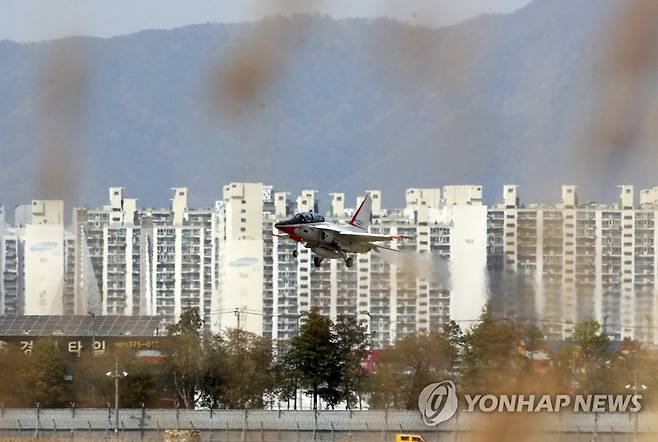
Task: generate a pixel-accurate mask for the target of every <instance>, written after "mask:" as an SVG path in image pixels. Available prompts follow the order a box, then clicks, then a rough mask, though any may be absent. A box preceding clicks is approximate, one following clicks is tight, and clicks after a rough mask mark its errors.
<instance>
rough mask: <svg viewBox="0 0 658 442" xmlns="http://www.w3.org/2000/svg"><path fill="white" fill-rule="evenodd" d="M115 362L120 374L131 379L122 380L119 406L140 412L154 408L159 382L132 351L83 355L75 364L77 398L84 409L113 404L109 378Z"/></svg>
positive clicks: (151, 370) (111, 384) (112, 391)
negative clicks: (140, 408)
mask: <svg viewBox="0 0 658 442" xmlns="http://www.w3.org/2000/svg"><path fill="white" fill-rule="evenodd" d="M116 361H118V362H119V370H121V371H126V372H127V373H128V376H126V377H125V378H122V379H120V380H119V383H120V384H119V388H120V391H121V394H120V396H119V400H120V406H121V407H125V408H139V407H141V406H142V404H144V406H149V405H153V404H154V401H155V399H156V393H157V392H156V379H155V375H154V373H153V369H152V368H151V367H150V366H149V365H148V364H147V363H146V362H144V361H143V360H142V359H141V358H139V357H137V356H136V354H135V353H134V352H132V351H117V352H113V353H109V352H106V353H103V354H96V355H94V354H91V353H89V354H83V355H82V356H81V357H80V359H79V360H78V361H77V363H76V364H75V377H74V387H75V398H76V402H77V403H78V404H79V405H80V406H83V407H104V406H105V405H106V404H107V403H114V379H113V378H111V377H109V376H107V375H106V373H107V372H113V371H114V369H115V363H116Z"/></svg>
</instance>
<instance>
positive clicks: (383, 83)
mask: <svg viewBox="0 0 658 442" xmlns="http://www.w3.org/2000/svg"><path fill="white" fill-rule="evenodd" d="M617 5H618V3H617V2H615V1H614V0H578V1H573V0H551V1H544V0H535V1H534V2H532V3H530V4H529V5H528V6H526V7H524V8H522V9H520V10H518V11H515V12H513V13H511V14H507V15H487V16H480V17H477V18H474V19H470V20H468V21H465V22H462V23H460V24H457V25H454V26H450V27H445V28H440V29H431V28H425V27H418V26H412V25H409V24H403V23H399V22H395V21H392V20H389V19H375V20H365V19H349V20H334V19H331V18H328V17H319V16H292V17H271V18H268V19H266V20H264V21H262V22H257V23H239V24H199V25H192V26H186V27H183V28H178V29H173V30H149V31H143V32H139V33H136V34H131V35H126V36H121V37H113V38H108V39H99V38H91V37H84V36H81V37H70V38H66V39H62V40H55V41H44V42H39V43H29V44H27V43H20V44H19V43H15V42H11V41H2V42H0V168H1V169H0V170H2V172H1V173H0V205H2V204H4V205H5V206H6V207H7V208H8V209H9V210H11V208H12V207H13V206H14V205H15V204H19V203H24V202H29V200H31V199H32V198H39V197H49V198H65V199H66V200H67V204H68V206H69V208H70V207H71V205H73V204H87V205H92V206H93V205H98V204H103V203H104V202H105V201H106V199H107V194H106V192H107V190H106V189H107V187H109V186H122V187H125V188H126V194H127V195H128V196H131V197H136V198H138V199H139V204H140V205H142V206H163V205H166V204H168V203H167V200H168V198H169V197H170V191H169V188H170V187H173V186H187V187H189V188H190V198H191V201H190V203H191V205H193V206H210V205H211V204H212V203H213V201H215V200H217V199H220V198H221V186H222V185H223V184H226V183H228V182H230V181H262V182H264V183H269V184H273V185H274V186H275V187H276V188H277V189H282V190H287V191H290V192H293V193H294V192H298V191H300V190H301V189H316V190H319V191H320V192H321V198H322V199H323V200H324V202H325V204H326V200H327V199H328V197H327V196H326V193H328V192H335V191H344V192H346V193H347V195H348V197H350V198H354V197H356V196H357V195H359V194H360V193H361V192H362V191H363V190H364V189H372V188H376V189H382V190H383V192H384V193H383V198H384V201H383V203H384V206H387V207H393V206H400V205H402V204H403V196H404V189H405V188H408V187H423V186H441V185H445V184H464V183H473V184H483V185H484V187H485V197H486V199H487V200H488V201H498V200H500V199H501V191H502V185H503V184H506V183H517V184H519V185H520V186H521V195H522V199H523V200H526V201H533V200H537V201H555V200H558V199H559V185H560V184H562V183H566V182H568V183H572V184H578V185H580V186H581V188H582V192H581V193H582V194H583V195H584V196H583V198H584V199H606V198H607V199H611V198H614V194H615V192H616V190H615V185H616V184H620V183H621V182H629V183H631V184H636V185H638V186H645V185H653V184H654V183H653V182H652V179H653V177H652V173H653V170H654V169H655V167H654V165H655V164H656V163H655V161H654V160H655V158H654V156H653V153H652V152H651V151H650V150H648V151H647V150H643V149H635V150H629V151H628V154H623V155H618V157H612V158H610V160H609V161H608V160H607V159H606V161H605V162H604V164H602V163H601V162H600V161H592V162H591V167H590V162H589V161H588V159H587V155H593V156H596V155H597V154H596V151H591V150H587V149H584V148H585V147H587V146H586V144H587V143H590V138H591V137H590V136H589V131H590V130H591V127H592V126H593V125H596V123H597V119H599V118H601V117H600V111H601V103H600V100H598V99H599V98H600V97H601V96H604V95H605V93H606V90H608V89H609V88H610V87H611V85H614V82H615V81H616V79H615V78H614V77H605V76H602V75H601V71H602V68H601V66H602V60H603V59H604V58H605V51H606V41H607V40H608V39H609V38H610V36H611V35H612V34H613V26H611V24H613V23H614V18H615V13H616V9H617ZM66 76H69V77H70V78H66ZM62 77H65V78H62ZM640 142H642V143H644V142H646V140H640V141H639V142H638V143H640ZM590 147H591V146H590ZM583 152H585V154H583ZM583 165H584V167H583ZM42 175H46V176H47V179H44V178H43V176H42ZM60 183H68V184H67V185H64V186H62V187H61V188H60V186H59V184H60Z"/></svg>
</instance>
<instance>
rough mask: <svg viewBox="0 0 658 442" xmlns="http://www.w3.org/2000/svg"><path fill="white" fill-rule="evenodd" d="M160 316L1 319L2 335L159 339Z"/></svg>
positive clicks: (6, 317)
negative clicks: (144, 337)
mask: <svg viewBox="0 0 658 442" xmlns="http://www.w3.org/2000/svg"><path fill="white" fill-rule="evenodd" d="M161 320H162V318H160V317H158V316H100V315H98V316H95V317H92V316H82V315H81V316H16V315H7V316H0V337H1V336H92V335H96V336H157V335H158V333H159V332H160V334H162V332H161V331H162V329H163V327H162V325H161Z"/></svg>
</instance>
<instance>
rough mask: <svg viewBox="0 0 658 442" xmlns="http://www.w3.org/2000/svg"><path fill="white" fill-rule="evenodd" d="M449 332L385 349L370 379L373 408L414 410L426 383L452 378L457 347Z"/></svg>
mask: <svg viewBox="0 0 658 442" xmlns="http://www.w3.org/2000/svg"><path fill="white" fill-rule="evenodd" d="M449 331H452V332H453V334H452V335H448V336H446V334H444V333H442V332H438V331H432V332H430V333H428V334H418V335H409V336H405V337H404V338H402V339H400V340H398V341H397V342H396V343H395V344H394V345H393V346H392V347H389V348H387V349H385V350H383V352H382V354H381V356H380V357H379V360H378V361H377V363H376V364H375V370H374V373H373V374H372V375H371V376H370V379H369V390H370V392H371V397H370V405H371V407H373V408H400V409H407V410H412V409H415V408H416V407H417V404H418V403H417V401H418V394H419V393H420V391H421V390H422V389H423V388H424V387H425V386H426V385H427V384H429V383H432V382H437V381H442V380H444V379H448V378H452V377H453V374H454V367H455V361H456V358H457V354H458V348H456V346H455V343H453V342H451V339H454V338H455V337H456V334H454V333H456V330H455V329H454V328H451V329H450V330H449Z"/></svg>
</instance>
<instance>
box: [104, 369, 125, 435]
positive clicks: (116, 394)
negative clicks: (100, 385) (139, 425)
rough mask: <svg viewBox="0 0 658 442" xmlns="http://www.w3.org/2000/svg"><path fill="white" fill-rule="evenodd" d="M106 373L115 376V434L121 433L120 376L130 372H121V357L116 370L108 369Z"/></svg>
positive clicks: (122, 376)
mask: <svg viewBox="0 0 658 442" xmlns="http://www.w3.org/2000/svg"><path fill="white" fill-rule="evenodd" d="M105 375H106V376H109V377H111V378H114V434H119V378H124V377H126V376H128V373H126V372H125V371H122V372H119V358H116V359H115V360H114V372H111V371H108V372H107V373H105Z"/></svg>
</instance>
